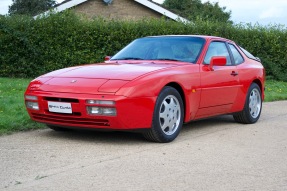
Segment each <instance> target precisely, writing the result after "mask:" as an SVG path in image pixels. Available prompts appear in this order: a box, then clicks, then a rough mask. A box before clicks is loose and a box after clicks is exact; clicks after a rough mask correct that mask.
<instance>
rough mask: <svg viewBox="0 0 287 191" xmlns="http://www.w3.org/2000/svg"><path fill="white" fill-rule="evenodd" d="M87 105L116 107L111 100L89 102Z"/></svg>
mask: <svg viewBox="0 0 287 191" xmlns="http://www.w3.org/2000/svg"><path fill="white" fill-rule="evenodd" d="M86 103H87V104H95V105H115V102H114V101H110V100H87V101H86Z"/></svg>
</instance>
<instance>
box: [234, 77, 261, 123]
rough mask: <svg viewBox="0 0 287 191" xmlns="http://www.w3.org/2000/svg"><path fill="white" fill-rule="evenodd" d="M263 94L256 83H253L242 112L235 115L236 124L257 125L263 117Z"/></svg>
mask: <svg viewBox="0 0 287 191" xmlns="http://www.w3.org/2000/svg"><path fill="white" fill-rule="evenodd" d="M261 110H262V94H261V89H260V87H259V86H258V85H257V84H256V83H252V84H251V86H250V88H249V90H248V93H247V97H246V101H245V104H244V108H243V110H242V111H241V112H239V113H236V114H234V115H233V118H234V120H235V121H236V122H239V123H244V124H252V123H256V122H257V121H258V119H259V117H260V115H261Z"/></svg>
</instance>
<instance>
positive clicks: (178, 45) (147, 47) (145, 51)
mask: <svg viewBox="0 0 287 191" xmlns="http://www.w3.org/2000/svg"><path fill="white" fill-rule="evenodd" d="M204 42H205V40H204V39H203V38H200V37H187V36H178V37H175V36H163V37H145V38H140V39H136V40H134V41H133V42H131V43H130V44H129V45H127V46H126V47H125V48H124V49H122V50H121V51H120V52H118V53H117V54H116V55H115V56H113V57H112V58H111V60H172V61H181V62H192V63H195V62H196V61H197V59H198V57H199V55H200V53H201V50H202V48H203V45H204Z"/></svg>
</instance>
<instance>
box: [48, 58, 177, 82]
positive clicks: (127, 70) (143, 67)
mask: <svg viewBox="0 0 287 191" xmlns="http://www.w3.org/2000/svg"><path fill="white" fill-rule="evenodd" d="M175 66H177V65H176V64H171V63H168V64H167V63H156V64H155V63H153V62H151V63H133V64H126V63H123V64H121V63H102V64H92V65H85V66H78V67H71V68H65V69H61V70H57V71H54V72H51V73H48V74H46V75H45V76H50V77H59V78H86V79H118V80H133V79H135V78H137V77H139V76H141V75H144V74H146V73H149V72H153V71H156V70H161V69H165V68H170V67H175Z"/></svg>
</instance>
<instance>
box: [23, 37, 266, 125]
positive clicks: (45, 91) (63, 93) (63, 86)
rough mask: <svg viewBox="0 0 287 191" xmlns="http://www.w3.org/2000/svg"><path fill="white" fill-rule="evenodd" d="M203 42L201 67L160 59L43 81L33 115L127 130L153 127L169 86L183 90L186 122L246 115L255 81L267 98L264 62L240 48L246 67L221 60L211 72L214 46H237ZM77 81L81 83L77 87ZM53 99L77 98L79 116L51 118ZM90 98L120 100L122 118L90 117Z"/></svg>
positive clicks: (36, 88) (33, 88)
mask: <svg viewBox="0 0 287 191" xmlns="http://www.w3.org/2000/svg"><path fill="white" fill-rule="evenodd" d="M201 37H203V38H205V39H206V43H205V45H204V48H203V50H202V53H201V54H200V57H199V59H198V60H197V63H195V64H191V63H187V62H173V61H155V60H152V61H149V60H145V61H142V60H139V61H134V60H133V61H131V60H130V61H127V60H125V61H107V62H106V63H101V64H92V65H86V66H78V67H72V68H66V69H61V70H58V71H54V72H51V73H49V74H46V75H43V76H40V77H39V78H37V79H35V80H33V81H32V82H31V83H30V85H29V86H28V88H27V90H26V92H25V95H31V96H37V97H38V102H39V106H40V110H39V111H35V110H30V109H27V111H28V113H29V115H30V117H31V118H32V119H33V120H35V121H38V122H42V123H47V124H53V125H59V126H67V127H85V128H104V129H119V130H124V129H141V128H150V127H151V124H152V116H153V110H154V106H155V102H156V99H157V96H158V95H159V93H160V91H161V90H162V89H163V87H164V86H166V85H171V86H174V87H176V88H177V89H180V90H181V93H182V97H183V100H184V105H185V117H184V122H188V121H191V120H195V119H200V118H205V117H210V116H215V115H220V114H228V113H234V112H238V111H241V110H242V109H243V106H244V103H245V100H246V93H247V91H248V88H249V86H250V85H251V83H252V82H255V83H257V84H258V85H259V87H261V90H262V99H264V75H265V71H264V68H263V66H262V64H261V63H259V62H257V61H255V60H252V59H249V58H248V57H246V56H245V54H244V53H243V52H241V50H240V49H238V50H239V51H240V52H241V55H242V56H243V57H244V60H245V61H244V63H242V64H239V65H237V66H221V64H220V63H222V62H224V61H223V60H222V59H221V58H219V60H217V61H216V60H215V64H214V65H213V66H212V69H211V68H210V66H208V65H204V64H202V63H203V59H204V56H205V53H206V51H207V48H208V45H209V44H210V42H212V41H214V40H217V41H218V40H220V41H227V42H229V43H231V44H234V45H235V46H236V44H235V43H234V42H232V41H230V40H227V39H223V38H219V37H210V36H201ZM220 59H221V60H220ZM225 63H226V59H225ZM232 73H233V74H234V73H238V75H231V74H232ZM72 80H76V82H75V83H71V81H72ZM47 97H52V98H69V99H77V100H78V101H77V102H71V103H72V109H73V115H67V114H56V113H50V112H49V111H48V105H47ZM87 99H94V100H114V101H115V103H116V105H115V106H114V107H116V109H117V116H91V115H87V111H86V106H87V105H88V104H86V102H85V100H87Z"/></svg>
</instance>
